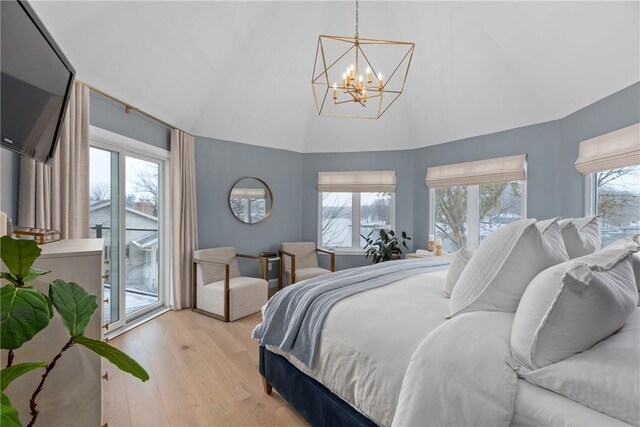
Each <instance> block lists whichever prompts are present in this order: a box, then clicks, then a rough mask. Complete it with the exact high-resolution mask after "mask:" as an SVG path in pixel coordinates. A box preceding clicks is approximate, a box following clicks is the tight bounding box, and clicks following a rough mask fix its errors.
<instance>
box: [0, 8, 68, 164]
mask: <svg viewBox="0 0 640 427" xmlns="http://www.w3.org/2000/svg"><path fill="white" fill-rule="evenodd" d="M0 7H1V10H0V15H1V21H2V26H1V27H0V32H1V34H0V35H1V37H0V44H1V46H0V47H1V48H2V50H1V58H0V60H1V62H0V71H1V74H2V80H1V82H0V84H1V86H0V95H1V98H2V102H1V105H0V108H1V109H0V115H1V116H2V118H1V121H2V124H1V126H2V127H1V129H0V130H1V133H2V140H1V144H2V146H3V147H5V148H8V149H10V150H13V151H16V152H18V153H20V154H22V155H24V156H28V157H31V158H34V159H36V160H38V161H40V162H45V163H49V164H50V163H51V161H52V160H53V155H54V153H55V148H56V145H57V141H58V136H59V134H60V130H61V128H62V121H63V119H64V114H65V111H66V106H67V102H68V100H69V94H70V92H71V85H72V84H73V78H74V75H75V70H74V69H73V67H72V66H71V64H70V63H69V61H68V60H67V58H66V57H65V56H64V55H63V53H62V51H61V50H60V48H59V47H58V45H57V44H56V43H55V41H54V40H53V38H52V37H51V35H50V34H49V32H48V31H47V30H46V28H45V27H44V25H43V24H42V22H41V21H40V19H39V18H38V17H37V15H36V14H35V12H34V11H33V9H32V8H31V7H30V6H29V4H28V3H27V2H25V1H15V0H9V1H6V0H2V1H0Z"/></svg>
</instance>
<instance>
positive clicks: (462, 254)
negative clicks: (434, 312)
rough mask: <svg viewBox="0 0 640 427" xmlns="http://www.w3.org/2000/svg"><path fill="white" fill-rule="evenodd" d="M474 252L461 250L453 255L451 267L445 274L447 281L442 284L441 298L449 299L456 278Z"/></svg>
mask: <svg viewBox="0 0 640 427" xmlns="http://www.w3.org/2000/svg"><path fill="white" fill-rule="evenodd" d="M474 252H475V251H472V250H471V249H467V248H462V249H460V250H458V251H456V252H455V253H454V258H453V261H451V266H450V267H449V271H448V272H447V280H446V281H445V282H444V289H443V290H442V296H444V297H445V298H451V292H453V288H454V287H455V286H456V282H457V281H458V278H459V277H460V275H461V274H462V271H463V270H464V268H465V267H466V266H467V264H468V263H469V260H470V259H471V256H473V254H474Z"/></svg>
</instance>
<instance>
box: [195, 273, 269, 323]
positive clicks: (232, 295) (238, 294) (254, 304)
mask: <svg viewBox="0 0 640 427" xmlns="http://www.w3.org/2000/svg"><path fill="white" fill-rule="evenodd" d="M268 293H269V284H268V283H267V281H266V280H264V279H257V278H254V277H234V278H232V279H230V280H229V320H230V321H234V320H237V319H240V318H241V317H245V316H248V315H250V314H253V313H257V312H259V311H260V309H261V308H262V306H263V305H265V304H266V303H267V299H268ZM196 295H197V299H198V301H197V304H198V308H199V309H201V310H205V311H208V312H210V313H214V314H217V315H219V316H224V280H220V281H217V282H213V283H209V284H206V285H202V286H198V293H197V294H196Z"/></svg>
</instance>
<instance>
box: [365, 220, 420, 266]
mask: <svg viewBox="0 0 640 427" xmlns="http://www.w3.org/2000/svg"><path fill="white" fill-rule="evenodd" d="M375 231H376V230H371V232H370V233H369V234H368V235H366V236H364V235H362V234H361V235H360V236H362V238H363V239H364V240H365V241H366V242H367V244H366V245H365V247H364V250H365V258H367V259H368V258H369V257H371V260H372V261H373V263H374V264H377V263H379V262H384V261H390V260H393V259H400V256H401V255H402V248H401V246H403V247H404V248H406V249H409V247H408V246H407V242H406V241H407V240H411V237H409V236H408V235H407V233H406V231H403V232H402V233H401V237H402V241H399V240H398V237H397V236H396V233H395V231H393V230H388V231H386V230H384V229H383V228H381V229H380V231H379V233H378V234H379V236H378V238H377V239H374V238H373V237H371V235H372V234H373V233H374V232H375Z"/></svg>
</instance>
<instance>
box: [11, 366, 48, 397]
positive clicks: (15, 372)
mask: <svg viewBox="0 0 640 427" xmlns="http://www.w3.org/2000/svg"><path fill="white" fill-rule="evenodd" d="M46 366H47V362H30V363H18V364H17V365H13V366H10V367H8V368H4V369H3V370H2V371H0V391H4V390H5V389H6V388H7V386H8V385H9V384H11V382H12V381H13V380H15V379H16V378H18V377H21V376H22V375H24V374H26V373H27V372H31V371H33V370H34V369H38V368H44V367H46Z"/></svg>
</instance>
